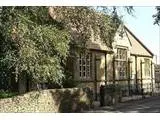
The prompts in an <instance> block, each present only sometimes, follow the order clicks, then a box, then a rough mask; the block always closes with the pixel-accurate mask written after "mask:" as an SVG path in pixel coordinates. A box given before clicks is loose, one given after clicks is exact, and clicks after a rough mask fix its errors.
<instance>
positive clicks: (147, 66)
mask: <svg viewBox="0 0 160 120" xmlns="http://www.w3.org/2000/svg"><path fill="white" fill-rule="evenodd" d="M150 68H151V65H150V60H149V59H144V73H145V76H147V77H148V76H150Z"/></svg>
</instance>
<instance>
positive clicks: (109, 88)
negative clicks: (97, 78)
mask: <svg viewBox="0 0 160 120" xmlns="http://www.w3.org/2000/svg"><path fill="white" fill-rule="evenodd" d="M105 91H106V93H107V94H109V95H111V96H113V97H114V96H115V95H120V94H121V86H120V85H118V84H117V85H114V84H110V85H106V86H105Z"/></svg>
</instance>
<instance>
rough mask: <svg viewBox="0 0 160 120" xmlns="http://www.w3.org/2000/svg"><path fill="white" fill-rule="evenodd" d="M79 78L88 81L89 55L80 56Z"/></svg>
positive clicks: (89, 72) (89, 69)
mask: <svg viewBox="0 0 160 120" xmlns="http://www.w3.org/2000/svg"><path fill="white" fill-rule="evenodd" d="M79 76H80V78H81V79H89V78H90V76H91V54H89V53H88V54H86V55H84V54H80V56H79Z"/></svg>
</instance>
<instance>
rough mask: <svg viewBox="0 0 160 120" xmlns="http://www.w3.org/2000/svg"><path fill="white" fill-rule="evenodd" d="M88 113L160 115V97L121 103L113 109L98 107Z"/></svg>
mask: <svg viewBox="0 0 160 120" xmlns="http://www.w3.org/2000/svg"><path fill="white" fill-rule="evenodd" d="M88 112H98V113H108V112H109V113H160V96H156V97H149V98H145V99H141V100H135V101H128V102H124V103H119V104H118V105H116V106H114V107H111V106H105V107H97V108H95V109H94V110H91V111H88Z"/></svg>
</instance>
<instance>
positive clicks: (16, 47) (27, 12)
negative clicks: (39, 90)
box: [0, 7, 70, 85]
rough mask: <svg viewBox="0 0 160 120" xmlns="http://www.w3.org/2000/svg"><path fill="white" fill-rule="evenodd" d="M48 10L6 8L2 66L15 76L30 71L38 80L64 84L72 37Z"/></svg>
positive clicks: (3, 12)
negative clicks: (64, 71)
mask: <svg viewBox="0 0 160 120" xmlns="http://www.w3.org/2000/svg"><path fill="white" fill-rule="evenodd" d="M47 13H48V8H47V7H3V8H2V15H1V21H2V24H1V26H0V27H1V32H0V33H1V45H2V46H3V49H2V53H3V55H2V58H1V65H2V66H3V67H5V68H6V69H8V70H10V72H14V74H15V77H23V72H26V73H27V74H29V75H30V76H31V77H32V80H33V81H34V82H46V81H48V82H54V83H57V84H60V85H61V83H62V81H61V80H62V77H63V67H62V64H64V62H65V60H66V57H67V54H68V48H69V46H68V44H69V41H70V39H69V35H68V33H67V31H66V30H65V29H64V28H62V26H58V25H57V24H56V22H55V21H53V20H52V18H51V17H50V16H49V14H47ZM15 79H18V78H15Z"/></svg>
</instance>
